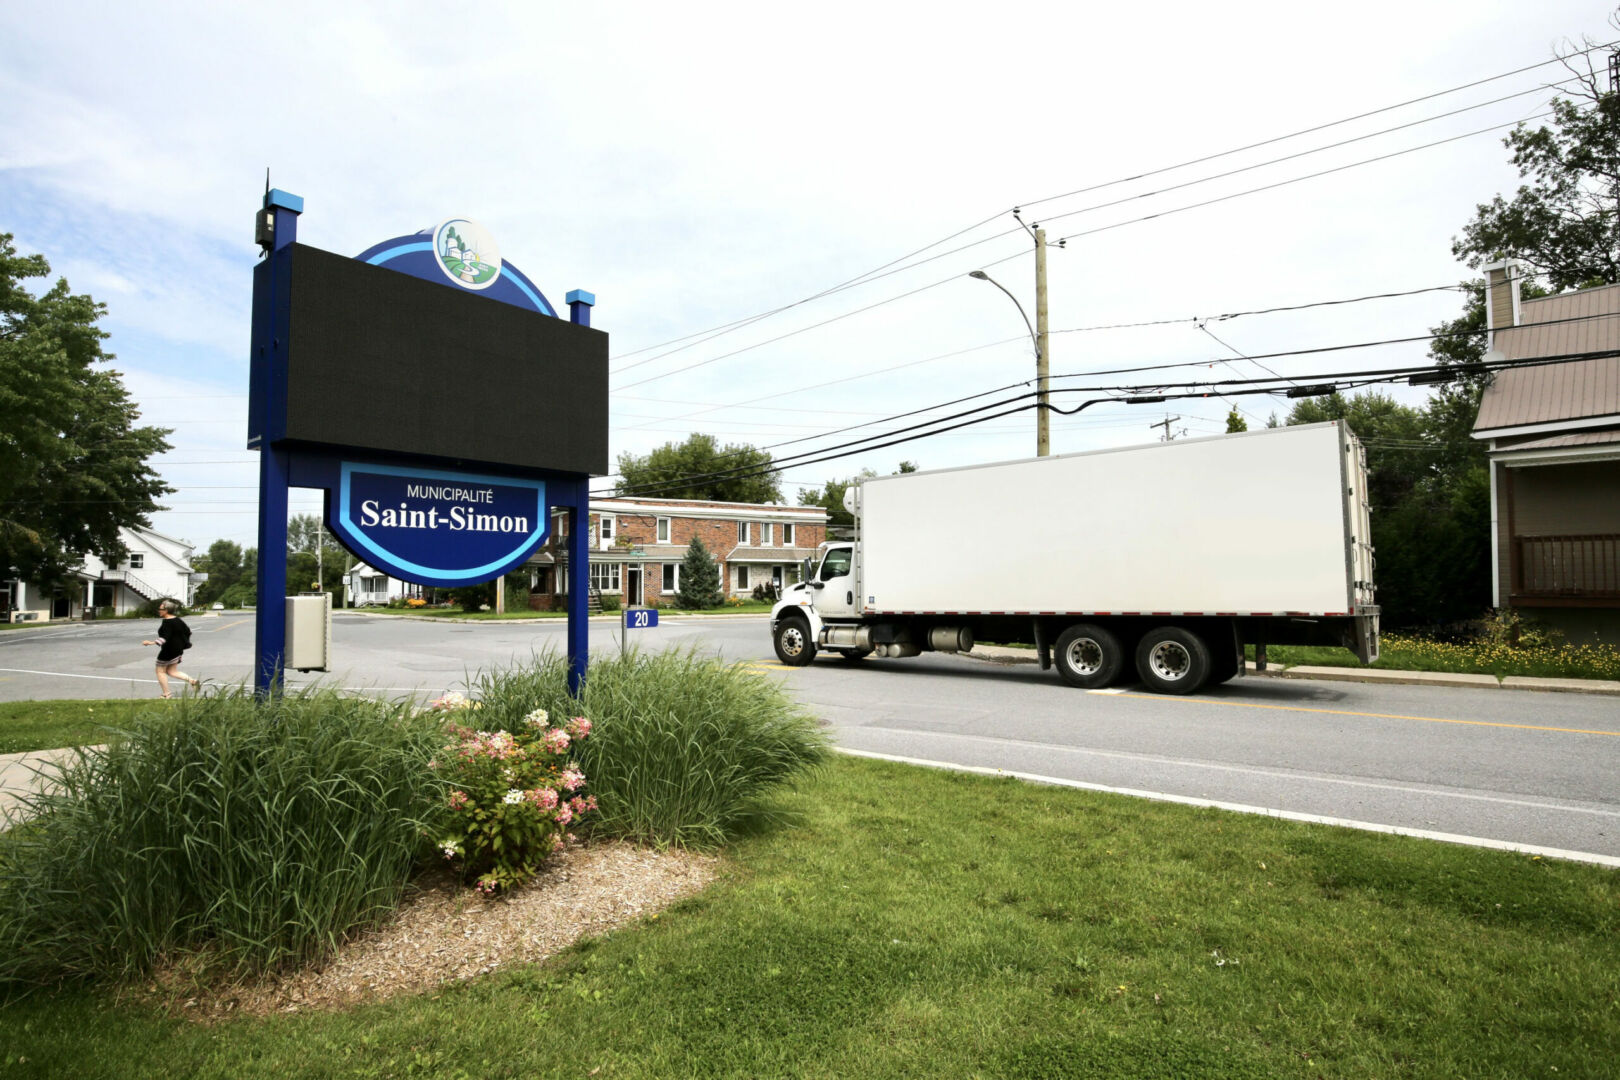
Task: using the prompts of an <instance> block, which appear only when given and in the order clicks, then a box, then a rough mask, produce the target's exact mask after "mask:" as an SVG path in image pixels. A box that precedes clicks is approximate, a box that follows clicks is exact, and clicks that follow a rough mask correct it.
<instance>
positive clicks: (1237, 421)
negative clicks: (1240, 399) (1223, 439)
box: [1226, 405, 1249, 435]
mask: <svg viewBox="0 0 1620 1080" xmlns="http://www.w3.org/2000/svg"><path fill="white" fill-rule="evenodd" d="M1248 430H1249V422H1248V421H1247V420H1245V419H1243V414H1242V413H1240V412H1238V410H1237V406H1236V405H1234V406H1232V409H1231V411H1230V412H1228V413H1227V414H1226V433H1227V434H1228V435H1235V434H1237V433H1238V432H1240V431H1248Z"/></svg>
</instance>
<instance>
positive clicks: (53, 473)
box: [0, 233, 173, 582]
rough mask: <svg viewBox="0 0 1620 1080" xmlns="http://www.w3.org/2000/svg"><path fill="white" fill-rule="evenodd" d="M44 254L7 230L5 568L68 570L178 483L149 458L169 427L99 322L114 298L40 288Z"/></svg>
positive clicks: (51, 576) (2, 262)
mask: <svg viewBox="0 0 1620 1080" xmlns="http://www.w3.org/2000/svg"><path fill="white" fill-rule="evenodd" d="M49 274H50V265H49V264H48V263H47V262H46V261H45V257H44V256H42V255H19V254H17V250H16V248H15V246H14V245H13V243H12V238H11V235H10V234H9V233H0V574H4V575H6V576H11V575H12V574H13V573H15V574H16V575H18V576H21V577H24V578H31V579H33V580H36V581H41V582H50V581H55V580H60V579H61V578H63V577H64V576H65V575H66V574H67V573H68V571H69V570H71V569H72V568H73V567H74V566H76V565H78V564H79V563H80V562H81V561H82V560H83V558H84V557H85V556H86V555H88V554H91V553H95V554H98V555H101V556H102V557H103V558H105V559H107V560H108V561H109V562H113V561H116V560H117V559H118V558H120V557H121V556H122V554H123V545H122V544H121V543H120V541H119V538H118V529H119V527H120V526H133V525H141V526H149V525H150V524H151V515H152V513H153V512H154V511H156V510H159V509H161V507H160V506H159V505H158V502H157V500H158V498H159V497H160V496H162V495H164V494H166V493H168V492H169V491H171V490H173V489H171V488H169V487H168V486H167V485H165V484H164V483H163V481H162V480H161V479H160V478H159V477H158V474H157V472H156V471H155V470H153V469H152V467H151V466H150V465H149V464H148V461H149V460H150V459H151V458H152V457H153V455H156V454H160V453H162V452H163V451H165V450H167V449H169V444H168V442H166V441H165V439H164V436H166V435H168V434H169V432H168V430H166V429H164V428H157V427H144V426H140V425H139V424H137V423H136V421H137V418H138V417H139V415H140V414H139V410H137V409H136V407H135V404H134V403H133V402H132V401H130V399H129V394H128V392H127V391H126V390H125V389H124V384H123V381H122V379H121V378H120V376H119V374H118V372H116V371H113V370H112V369H111V368H109V367H107V366H106V365H107V363H108V362H109V361H111V360H112V359H113V356H112V354H111V353H108V352H105V351H103V349H102V342H104V341H105V340H106V338H107V334H106V333H105V332H104V331H102V330H101V329H100V328H99V327H97V326H96V322H97V320H98V319H100V318H101V316H102V315H104V314H105V313H106V306H105V305H104V304H99V303H97V302H96V301H95V300H93V299H91V298H90V297H89V296H87V295H85V294H82V293H74V292H73V291H72V290H71V289H69V288H68V283H67V281H66V279H61V278H59V279H58V280H57V282H56V284H55V285H53V286H51V287H50V288H49V289H46V290H45V291H44V292H43V293H41V294H40V295H39V296H37V297H36V296H34V295H33V294H32V293H31V292H29V291H28V289H27V288H26V286H25V285H24V282H26V281H27V280H29V279H31V278H44V277H47V276H48V275H49Z"/></svg>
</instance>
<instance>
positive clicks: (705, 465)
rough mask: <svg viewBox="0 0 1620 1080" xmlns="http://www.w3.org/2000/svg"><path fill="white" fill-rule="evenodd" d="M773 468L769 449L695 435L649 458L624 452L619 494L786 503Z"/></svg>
mask: <svg viewBox="0 0 1620 1080" xmlns="http://www.w3.org/2000/svg"><path fill="white" fill-rule="evenodd" d="M771 464H772V461H771V455H770V454H769V453H767V452H766V451H764V450H760V449H758V448H756V447H753V446H749V445H747V444H746V443H743V444H733V443H727V444H726V445H725V446H724V447H721V446H719V445H718V444H717V443H716V442H715V439H714V436H713V435H702V434H698V433H693V434H692V435H691V436H689V437H688V438H687V440H686V441H685V442H682V443H675V442H668V443H665V444H664V445H663V446H660V447H659V448H658V449H656V450H654V451H652V452H651V453H648V454H645V455H641V456H638V455H636V454H631V453H623V454H620V455H619V477H620V479H619V481H618V483H617V484H616V485H615V490H616V491H617V492H618V494H620V495H631V496H634V495H646V496H649V497H653V498H659V499H708V500H712V501H714V502H748V503H774V502H780V501H781V500H782V488H781V484H780V483H779V482H778V480H777V478H776V474H775V473H767V472H764V471H763V470H765V469H769V468H770V467H771Z"/></svg>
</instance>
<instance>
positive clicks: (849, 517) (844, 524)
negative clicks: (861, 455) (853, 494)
mask: <svg viewBox="0 0 1620 1080" xmlns="http://www.w3.org/2000/svg"><path fill="white" fill-rule="evenodd" d="M876 475H877V473H876V472H874V471H872V470H871V469H862V470H861V471H860V473H859V474H858V475H856V476H848V477H845V478H844V479H842V480H828V481H827V482H826V483H825V484H824V485H822V487H821V489H820V490H817V489H815V488H800V489H799V505H800V506H819V507H821V508H822V509H823V510H825V511H827V528H828V529H829V530H831V529H843V530H849V529H853V528H854V527H855V515H854V514H851V513H850V512H849V511H848V510H846V509H844V493H845V492H846V491H848V490H849V489H850V487H851V485H853V484H854V483H855V482H856V481H857V480H864V479H866V478H867V477H871V476H876Z"/></svg>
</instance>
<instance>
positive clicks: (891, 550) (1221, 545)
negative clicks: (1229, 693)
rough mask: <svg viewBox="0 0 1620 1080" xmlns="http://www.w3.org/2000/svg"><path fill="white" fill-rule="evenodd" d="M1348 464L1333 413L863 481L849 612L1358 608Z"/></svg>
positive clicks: (1362, 604) (1360, 496)
mask: <svg viewBox="0 0 1620 1080" xmlns="http://www.w3.org/2000/svg"><path fill="white" fill-rule="evenodd" d="M1366 486H1367V485H1366V469H1365V463H1364V461H1363V457H1362V452H1361V447H1360V444H1359V443H1358V442H1357V441H1356V439H1355V437H1354V435H1353V434H1351V433H1350V431H1349V429H1348V428H1346V427H1345V426H1344V425H1343V424H1342V423H1339V422H1329V423H1324V424H1311V425H1303V426H1299V427H1282V428H1267V429H1264V430H1260V431H1251V432H1242V433H1238V434H1233V435H1223V436H1216V437H1211V438H1203V439H1185V440H1176V441H1172V442H1164V443H1157V444H1151V445H1147V446H1137V447H1128V448H1124V449H1116V450H1099V451H1092V452H1087V453H1078V454H1065V455H1061V456H1057V457H1047V458H1035V459H1030V460H1024V461H1015V462H1008V463H1004V464H993V465H979V466H970V467H965V468H958V469H941V470H938V471H934V472H922V473H908V474H903V475H900V476H892V477H876V478H873V479H869V480H866V481H864V482H862V483H861V484H860V486H859V488H858V489H856V494H855V498H854V500H853V502H854V503H855V505H854V509H855V510H856V530H857V531H856V542H857V545H858V547H859V549H860V558H859V561H858V566H859V569H858V571H857V574H858V577H857V581H856V591H857V595H858V597H859V600H858V602H857V605H856V610H857V611H858V612H860V613H862V614H863V615H866V616H872V615H879V616H881V615H926V614H957V613H960V614H987V615H989V614H994V615H1063V614H1088V615H1173V616H1195V615H1211V616H1215V615H1219V616H1247V615H1277V616H1307V617H1309V616H1317V617H1321V616H1344V615H1351V614H1353V613H1356V612H1358V611H1366V610H1370V609H1371V607H1372V605H1373V604H1374V603H1375V600H1374V597H1373V592H1372V579H1373V574H1372V548H1371V545H1370V543H1369V524H1368V513H1367V491H1366Z"/></svg>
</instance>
